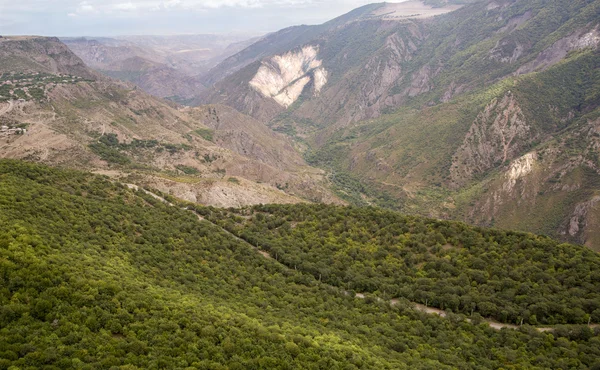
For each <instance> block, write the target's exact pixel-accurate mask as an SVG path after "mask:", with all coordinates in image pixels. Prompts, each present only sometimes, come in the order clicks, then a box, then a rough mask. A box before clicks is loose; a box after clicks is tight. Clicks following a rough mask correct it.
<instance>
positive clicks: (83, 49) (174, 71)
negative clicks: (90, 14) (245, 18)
mask: <svg viewBox="0 0 600 370" xmlns="http://www.w3.org/2000/svg"><path fill="white" fill-rule="evenodd" d="M245 37H246V36H243V37H240V36H217V35H181V36H123V37H118V38H106V37H98V38H87V37H81V38H62V39H61V41H63V42H64V43H65V44H66V45H67V46H68V47H69V48H70V49H71V50H72V51H73V52H74V53H75V54H76V55H77V56H79V57H80V58H81V59H83V61H84V62H85V63H86V64H87V65H88V66H89V67H91V68H94V69H95V70H97V71H99V72H101V73H103V74H105V75H107V76H110V77H113V78H116V79H120V80H123V81H128V82H132V83H133V84H135V85H136V86H138V87H140V88H141V89H143V90H144V91H146V92H147V93H149V94H151V95H154V96H158V97H162V98H168V99H171V100H174V101H177V102H181V103H185V102H188V101H190V100H191V99H193V98H195V97H196V96H197V95H198V94H199V93H200V92H201V91H202V90H203V89H204V86H203V84H202V83H201V81H200V79H199V76H200V75H202V73H204V72H206V70H208V69H209V68H210V67H212V66H214V65H216V64H217V63H219V62H220V61H222V60H223V59H225V58H226V57H228V56H230V55H231V54H234V53H236V52H237V51H239V50H240V49H242V48H244V47H245V46H247V45H249V44H250V43H252V42H253V41H255V40H256V39H249V40H246V39H245Z"/></svg>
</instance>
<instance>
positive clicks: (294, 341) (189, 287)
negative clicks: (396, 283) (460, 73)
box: [0, 160, 600, 369]
mask: <svg viewBox="0 0 600 370" xmlns="http://www.w3.org/2000/svg"><path fill="white" fill-rule="evenodd" d="M176 205H177V206H171V205H169V204H167V203H164V202H162V201H160V200H157V199H156V198H154V197H152V196H151V195H148V194H147V193H146V192H144V191H143V190H139V191H133V190H130V189H128V188H127V187H126V186H124V185H122V184H119V183H117V182H114V181H111V180H110V179H108V178H107V177H103V176H97V175H91V174H86V173H83V172H76V171H70V170H61V169H54V168H49V167H45V166H42V165H36V164H30V163H26V162H19V161H12V160H2V161H0V369H9V368H11V367H12V368H13V369H14V368H19V369H64V368H79V369H110V368H114V369H116V368H123V369H136V368H139V369H158V368H164V369H167V368H168V369H295V368H306V369H430V368H436V369H457V368H458V369H484V368H495V369H498V368H537V369H548V368H562V369H566V368H569V369H577V368H580V369H584V368H593V367H596V368H598V367H600V362H599V361H598V358H600V340H599V339H600V338H599V336H598V334H599V333H598V332H597V330H596V331H594V330H591V329H590V328H588V327H587V326H585V325H571V326H569V327H568V329H567V327H564V328H560V327H559V328H557V329H556V330H555V331H554V332H546V333H541V332H538V331H537V330H535V329H534V328H532V327H530V326H528V325H525V326H523V327H522V328H520V329H519V330H508V329H503V330H501V331H498V330H494V329H492V328H490V327H489V326H488V325H486V324H478V323H476V322H473V323H469V322H467V321H466V317H465V315H461V314H451V315H449V316H448V317H447V318H440V317H437V316H435V315H428V314H425V313H422V312H419V311H417V310H415V309H414V308H413V307H412V305H411V304H410V303H409V302H408V301H403V302H402V303H401V304H397V305H393V306H392V305H390V304H389V303H388V302H386V301H383V300H382V301H378V300H362V299H356V298H354V297H352V296H351V295H349V294H344V291H343V289H342V288H339V287H341V286H343V285H344V278H343V277H336V276H337V275H336V274H338V273H339V271H340V270H339V269H338V267H337V265H332V264H329V260H328V259H326V260H325V262H324V263H325V265H328V264H329V265H328V267H329V268H330V272H329V274H328V275H324V276H322V277H321V281H319V278H318V277H315V274H316V273H317V271H320V273H321V274H323V272H324V271H325V270H323V268H324V267H323V266H321V264H320V263H317V262H313V261H314V260H316V257H312V256H311V255H310V253H314V254H319V253H321V252H320V251H319V250H317V248H312V247H311V246H310V245H308V246H306V250H303V251H302V253H304V254H307V257H311V258H309V259H307V261H306V263H307V265H306V266H305V265H300V264H299V263H298V262H299V261H295V260H290V261H292V262H295V263H296V265H297V268H296V269H294V268H290V267H286V265H289V266H291V264H292V263H291V262H290V261H287V260H286V261H285V264H281V263H280V262H278V261H277V260H275V259H266V258H264V257H263V256H261V255H260V254H259V253H257V252H256V250H255V249H253V248H252V247H251V246H250V245H249V244H248V243H247V242H245V241H244V240H240V239H238V238H236V237H234V236H233V235H231V234H229V233H228V232H227V231H225V230H224V229H223V228H222V227H220V226H218V225H215V224H213V223H211V222H209V221H206V220H201V219H199V218H198V216H197V214H195V213H194V212H193V211H190V210H189V209H185V208H189V207H190V206H189V205H188V206H187V207H183V205H182V207H179V206H178V205H179V204H176ZM198 211H199V212H201V213H204V214H205V215H206V217H208V218H210V219H211V220H212V219H214V222H217V223H219V224H223V225H224V226H227V228H228V229H231V230H234V231H236V232H238V233H239V234H240V235H243V234H244V229H246V228H248V230H250V228H251V227H252V225H256V227H258V228H260V229H261V230H264V231H265V233H264V234H263V238H262V239H260V240H256V241H253V242H260V246H261V248H262V247H264V248H269V249H270V248H273V249H272V250H270V252H271V253H272V254H277V259H278V260H281V259H285V258H292V256H294V255H296V254H298V255H300V249H297V248H299V247H298V246H286V245H284V243H285V242H286V241H288V240H292V239H290V238H289V234H293V233H295V232H300V231H303V232H305V233H306V238H304V239H302V238H299V239H298V240H299V241H302V240H305V239H306V240H311V241H318V240H320V238H324V239H323V240H326V241H327V243H329V244H331V246H330V245H329V244H327V246H328V248H332V250H335V248H336V245H338V243H339V240H340V239H339V238H338V237H336V235H337V234H338V231H339V230H342V227H344V228H348V230H349V231H348V235H345V236H344V237H345V238H346V239H347V240H348V241H349V243H350V244H349V245H350V246H351V248H350V247H349V249H348V251H345V250H344V253H339V258H342V257H344V256H345V255H346V254H348V255H349V256H352V255H353V254H354V253H356V254H357V256H361V255H363V254H364V255H365V256H364V257H360V258H362V260H363V261H365V263H366V264H370V263H371V261H379V260H381V261H383V260H385V259H387V257H386V258H384V257H385V254H384V253H382V252H379V254H378V255H377V256H375V255H372V254H373V253H377V250H378V249H379V247H378V246H377V243H381V248H387V246H391V245H398V246H401V248H400V247H399V249H400V250H401V251H404V250H405V249H414V250H415V251H414V252H411V253H412V254H410V255H409V254H406V255H405V256H404V257H402V256H401V254H399V255H398V256H395V257H394V258H395V259H396V260H398V261H401V260H402V261H403V260H406V262H403V263H406V264H407V265H408V264H411V265H410V266H413V267H411V268H415V269H417V270H416V271H421V270H422V271H425V272H424V276H423V277H419V278H420V279H425V280H423V282H426V281H431V282H433V283H435V278H434V277H433V275H432V274H433V271H434V268H433V267H431V268H427V269H425V268H424V266H425V265H426V264H427V263H436V262H435V261H436V259H437V257H436V258H434V257H431V258H432V259H433V262H432V261H427V262H426V263H425V264H424V265H422V266H423V267H422V268H421V269H418V268H416V267H414V266H418V265H421V264H422V261H419V260H418V259H417V260H415V261H412V262H409V259H410V258H417V257H418V256H421V255H429V254H431V255H432V256H435V255H436V253H438V254H440V255H442V254H443V253H457V256H455V257H456V258H458V256H459V255H461V253H464V254H465V256H464V257H463V258H464V259H466V260H467V261H468V260H469V258H470V257H468V251H469V250H471V249H472V248H476V247H477V246H478V245H479V244H478V243H484V245H486V246H489V243H492V241H493V243H497V244H498V245H500V244H502V241H504V242H506V243H508V242H510V243H511V244H510V245H512V246H513V248H517V246H518V245H519V244H518V243H524V244H523V245H522V246H520V247H519V248H524V250H525V251H527V253H530V252H538V251H539V252H540V253H536V254H533V255H530V256H529V255H528V256H526V257H519V256H518V255H517V256H516V257H515V258H517V262H518V258H527V259H531V260H534V261H537V260H538V259H539V266H538V268H540V269H541V268H542V267H543V266H546V265H548V264H549V263H550V262H552V263H553V264H554V269H555V270H556V271H555V272H554V273H550V272H546V270H547V269H544V270H543V271H542V272H545V273H547V274H548V275H549V276H550V280H548V281H546V279H541V280H540V279H537V280H536V281H538V282H539V281H546V284H554V283H553V281H555V280H556V281H557V282H559V283H560V284H558V285H557V287H558V288H560V289H557V290H556V291H555V294H556V296H557V297H559V296H561V295H563V294H566V293H564V292H563V287H569V290H570V291H571V293H572V298H573V302H574V303H573V304H572V305H571V307H569V308H570V309H571V308H573V307H579V308H580V309H581V310H583V311H584V315H585V314H588V313H587V311H586V310H589V309H590V308H591V307H588V306H585V305H584V303H583V302H584V301H585V302H587V301H588V300H589V301H591V302H592V303H589V304H593V300H594V299H595V294H596V293H597V292H596V291H592V292H590V291H589V287H588V288H586V286H585V285H584V283H585V281H583V282H581V281H580V282H579V283H572V282H570V281H569V279H570V278H573V279H577V278H579V277H580V275H579V274H580V272H577V273H575V274H574V275H570V274H561V273H560V269H561V268H562V269H566V268H567V267H569V266H572V267H573V268H574V269H579V268H582V269H589V268H591V267H593V266H595V265H594V264H595V263H597V259H596V258H595V256H594V255H590V254H588V253H587V252H585V251H584V250H583V249H582V248H579V247H576V246H566V245H559V244H557V243H556V242H553V241H550V240H548V239H546V238H543V237H535V236H532V235H524V234H512V233H505V234H506V236H505V237H504V238H505V239H501V238H500V233H501V232H498V231H493V230H483V229H473V228H470V227H468V226H466V225H463V224H454V223H451V224H445V223H443V222H440V224H439V225H436V224H435V221H432V220H427V219H416V218H412V219H405V218H403V217H404V216H401V215H398V214H395V213H385V214H381V215H379V214H378V213H377V212H376V211H375V210H372V209H355V208H343V207H331V206H294V207H287V206H263V207H256V208H254V209H246V210H230V211H225V210H216V209H209V208H200V207H199V208H198ZM353 214H354V215H355V216H356V217H354V216H352V215H353ZM358 215H360V217H359V218H357V217H358ZM383 216H385V217H383ZM344 217H346V218H347V219H348V222H349V224H348V225H347V226H343V225H344ZM353 217H354V218H353ZM389 217H391V219H389V222H388V223H387V224H386V225H387V227H398V228H400V230H399V231H397V232H394V233H392V234H390V235H396V236H394V237H390V238H391V239H390V240H389V241H387V242H384V241H385V240H387V239H386V238H387V237H386V236H385V235H384V234H385V233H382V235H380V241H377V240H378V239H377V238H374V237H373V236H376V235H379V234H378V231H377V230H378V229H381V228H382V227H383V226H384V224H380V223H381V222H383V220H384V219H387V218H389ZM286 218H288V219H287V220H285V221H284V222H281V223H280V221H283V220H284V219H286ZM319 218H321V220H319ZM371 218H372V219H371ZM294 219H297V221H293V220H294ZM244 220H246V221H244ZM308 220H311V221H310V223H314V225H312V226H310V227H309V226H308V224H307V226H303V225H302V223H303V222H308ZM335 220H337V221H335ZM402 220H404V221H402ZM320 221H322V222H320ZM334 221H335V222H334ZM358 222H360V223H362V226H360V228H359V225H358V224H356V223H358ZM263 223H264V224H265V225H267V226H266V227H265V228H263V226H262V225H263ZM279 223H280V224H279ZM286 223H287V226H284V225H285V224H286ZM396 224H397V226H394V225H396ZM376 225H379V226H376ZM417 225H419V226H418V227H420V228H421V230H420V231H419V230H417V229H415V228H414V227H417ZM363 226H364V227H365V228H366V229H365V230H363V231H361V232H359V233H358V234H356V235H352V234H351V232H352V233H353V232H354V231H356V230H359V229H362V227H363ZM405 227H406V228H407V230H406V231H404V228H405ZM441 227H447V228H451V227H456V228H458V229H457V231H456V232H457V233H459V234H464V236H458V234H457V236H453V233H454V231H449V232H448V233H445V232H443V231H442V230H441V229H440V228H441ZM284 229H287V230H288V231H286V232H285V233H284V232H283V231H281V234H280V231H278V230H284ZM411 230H412V231H411ZM313 232H314V233H315V235H310V234H311V233H313ZM407 233H410V234H411V235H413V234H414V235H417V236H418V237H419V238H421V237H422V238H427V240H422V241H420V242H419V243H421V244H418V243H417V244H414V245H413V244H410V245H408V244H406V242H405V241H402V242H398V243H397V242H396V241H394V238H399V237H400V236H403V237H406V234H407ZM252 235H258V234H257V232H253V233H248V235H243V236H244V238H246V239H248V240H251V236H252ZM309 236H310V237H309ZM256 237H258V236H256ZM280 238H281V240H280V244H275V242H276V241H278V240H279V239H280ZM411 238H412V237H411ZM442 238H444V239H445V241H444V240H442ZM370 239H372V240H371V241H370V242H369V240H370ZM353 240H355V241H353ZM411 240H412V239H411ZM469 240H471V241H472V244H468V241H469ZM536 240H537V241H536ZM351 241H353V242H351ZM299 243H300V242H299ZM493 243H492V244H493ZM530 243H531V245H529V244H530ZM447 244H450V245H452V246H453V248H455V249H457V251H454V252H446V251H447V250H446V249H444V246H446V245H447ZM298 245H300V244H298ZM437 245H440V246H441V247H440V249H441V251H433V250H432V248H435V247H436V246H437ZM286 248H289V249H286ZM477 248H478V247H477ZM502 248H505V247H500V246H498V247H497V250H495V251H490V252H489V253H490V255H489V256H479V258H481V260H482V261H483V263H487V262H489V261H493V262H494V263H495V264H496V265H498V266H502V265H501V262H500V261H501V259H502V257H503V255H502V254H500V251H502ZM423 249H424V250H423ZM311 250H312V252H310V251H311ZM430 250H431V251H430ZM448 250H449V249H448ZM463 250H464V252H460V251H463ZM474 250H475V249H474ZM517 250H518V249H517ZM296 251H297V252H296ZM442 251H444V252H442ZM292 252H293V253H292ZM309 252H310V253H309ZM541 252H544V253H541ZM399 253H400V252H399ZM403 253H404V252H403ZM494 253H496V254H497V255H496V254H494ZM523 253H525V252H523ZM518 254H521V252H518ZM538 254H539V256H538ZM563 255H564V259H565V261H566V262H564V263H565V264H566V265H558V262H554V260H555V259H558V258H559V257H560V256H563ZM411 256H413V257H411ZM544 256H546V257H544ZM336 258H338V257H336ZM344 258H345V257H344ZM452 258H453V255H452V254H450V256H449V258H446V257H445V256H443V257H442V258H441V259H444V260H448V261H450V265H449V266H443V269H441V270H440V271H446V269H448V271H447V272H444V273H448V274H449V275H448V276H449V277H451V276H453V272H452V270H451V269H450V267H451V266H453V265H452ZM494 258H496V259H495V260H494ZM309 263H310V264H313V265H315V266H314V267H310V265H308V264H309ZM373 263H374V262H373ZM394 263H399V262H394ZM465 263H466V262H465ZM469 263H471V262H469ZM377 264H379V263H375V265H377ZM517 266H518V264H517ZM548 266H549V265H548ZM561 266H562V267H561ZM349 267H352V269H353V270H352V271H354V270H356V272H355V274H357V275H358V276H360V274H359V273H362V270H360V269H356V266H354V264H350V265H349ZM311 268H312V269H314V270H311ZM386 268H387V267H386ZM455 268H456V267H455ZM472 269H474V270H480V268H479V267H477V266H473V267H472ZM377 271H378V270H377V268H376V269H375V270H374V271H372V273H371V276H366V277H365V278H364V279H366V278H368V279H366V281H365V283H364V284H374V285H373V286H372V289H371V290H373V291H375V292H376V291H378V290H381V291H383V289H384V286H388V285H385V284H392V283H391V282H392V281H393V280H390V277H387V276H386V275H385V274H380V273H379V272H377ZM400 271H407V272H410V271H411V270H410V269H404V268H400ZM581 274H583V272H581ZM459 275H460V274H459ZM379 276H381V277H379ZM393 276H397V273H395V272H394V275H393ZM406 276H407V281H410V280H411V279H412V277H411V275H410V274H408V273H407V275H406ZM467 278H469V279H470V277H469V276H467ZM595 278H596V277H593V276H592V277H590V279H595ZM336 279H339V281H337V280H336ZM360 279H363V278H362V277H361V278H360ZM360 279H358V280H351V281H353V282H354V283H356V284H358V281H362V280H360ZM486 279H487V280H486ZM494 279H495V278H493V276H484V280H483V282H482V284H483V283H486V284H492V283H490V282H487V281H488V280H489V281H493V280H494ZM512 279H513V281H515V282H518V283H519V284H525V283H526V281H527V279H530V277H529V276H527V279H525V276H524V275H523V276H519V275H515V276H513V277H512ZM515 279H516V280H515ZM519 279H520V280H519ZM532 279H533V278H532ZM553 279H554V280H553ZM379 281H381V282H383V283H384V285H381V286H380V285H378V284H379ZM419 281H421V280H419ZM589 283H590V284H593V283H594V280H590V281H589ZM595 283H596V285H597V281H595ZM452 284H454V283H452ZM452 284H451V285H450V286H452ZM478 284H479V283H478ZM494 284H495V283H494ZM433 285H434V286H435V284H433ZM538 285H539V284H538ZM539 286H540V287H543V286H544V285H539ZM365 287H366V288H368V287H369V286H368V285H365ZM358 288H363V286H358V285H356V286H354V287H352V289H358ZM538 288H539V287H536V286H532V287H531V292H530V294H534V293H535V290H536V289H538ZM565 289H566V288H565ZM396 293H397V291H391V290H390V291H387V290H386V291H385V293H383V295H389V296H391V295H394V294H396ZM378 294H379V293H378ZM487 294H488V296H489V297H491V298H493V299H496V298H497V297H496V295H500V294H505V293H503V292H502V291H498V292H497V293H493V292H492V293H487ZM576 298H577V299H581V301H578V300H577V299H576ZM577 302H579V303H577ZM586 304H588V303H586ZM517 307H521V306H520V305H519V304H517ZM457 311H460V309H457ZM548 312H549V314H548V315H547V316H540V319H541V318H542V317H544V318H545V319H546V320H551V319H554V320H562V318H560V317H559V316H558V314H555V313H552V311H548ZM592 312H593V311H592ZM569 320H570V319H569V317H566V318H565V321H569ZM578 320H579V319H578Z"/></svg>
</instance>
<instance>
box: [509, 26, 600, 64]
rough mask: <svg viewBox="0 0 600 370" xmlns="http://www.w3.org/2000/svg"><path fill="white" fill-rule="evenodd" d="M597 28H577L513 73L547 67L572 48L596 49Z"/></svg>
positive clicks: (563, 56) (597, 43)
mask: <svg viewBox="0 0 600 370" xmlns="http://www.w3.org/2000/svg"><path fill="white" fill-rule="evenodd" d="M599 28H600V25H597V26H596V27H595V28H593V29H591V30H589V31H585V30H578V31H577V32H575V33H573V34H571V35H569V36H567V37H565V38H562V39H560V40H558V41H557V42H555V43H554V44H552V46H550V47H549V48H547V49H546V50H544V51H542V52H541V53H540V54H539V55H538V56H537V58H535V59H534V60H532V61H531V62H529V63H527V64H525V65H523V66H522V67H521V68H519V69H518V70H517V71H516V72H515V75H522V74H527V73H531V72H534V71H541V70H544V69H547V68H548V67H551V66H553V65H554V64H556V63H558V62H560V61H561V60H563V59H564V58H565V57H566V56H567V54H568V53H569V52H571V51H573V50H581V49H586V48H593V49H597V48H598V45H600V31H599V30H598V29H599Z"/></svg>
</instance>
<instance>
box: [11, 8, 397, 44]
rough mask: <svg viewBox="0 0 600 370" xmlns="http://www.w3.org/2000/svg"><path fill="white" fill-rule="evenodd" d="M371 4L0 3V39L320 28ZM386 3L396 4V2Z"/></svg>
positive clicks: (256, 32)
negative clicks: (302, 25) (15, 36)
mask: <svg viewBox="0 0 600 370" xmlns="http://www.w3.org/2000/svg"><path fill="white" fill-rule="evenodd" d="M374 2H377V1H372V0H345V1H344V0H221V1H219V0H84V1H79V0H56V1H46V0H23V1H21V2H19V3H15V2H13V1H8V0H0V35H41V36H58V37H78V36H88V37H99V36H106V37H115V36H126V35H155V36H156V35H183V34H190V35H191V34H233V35H239V34H246V33H247V34H248V37H253V36H257V35H260V34H265V33H269V32H273V31H277V30H279V29H282V28H286V27H290V26H294V25H300V24H320V23H323V22H326V21H328V20H330V19H332V18H335V17H337V16H340V15H342V14H344V13H347V12H348V11H351V10H352V9H355V8H357V7H360V6H363V5H366V4H370V3H374ZM388 2H401V1H400V0H396V1H388Z"/></svg>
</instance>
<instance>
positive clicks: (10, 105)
mask: <svg viewBox="0 0 600 370" xmlns="http://www.w3.org/2000/svg"><path fill="white" fill-rule="evenodd" d="M14 106H15V103H13V101H12V100H9V101H8V106H7V107H4V108H0V116H3V115H5V114H6V113H9V112H10V111H12V110H13V107H14Z"/></svg>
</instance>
